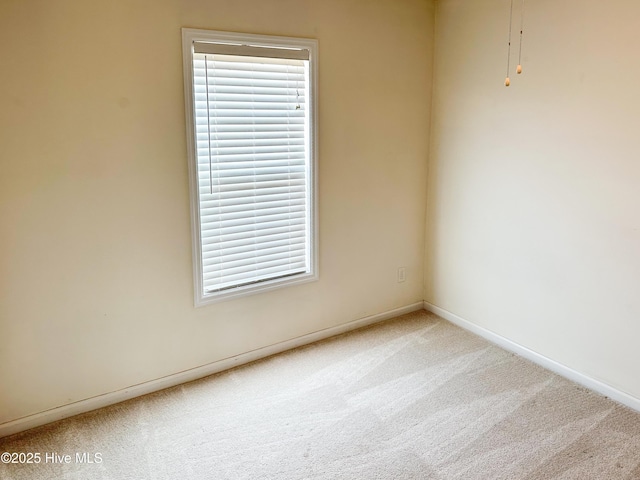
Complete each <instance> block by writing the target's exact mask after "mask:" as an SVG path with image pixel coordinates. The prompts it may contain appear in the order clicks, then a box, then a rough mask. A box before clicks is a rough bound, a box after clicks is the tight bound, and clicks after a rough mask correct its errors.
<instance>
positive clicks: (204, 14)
mask: <svg viewBox="0 0 640 480" xmlns="http://www.w3.org/2000/svg"><path fill="white" fill-rule="evenodd" d="M181 27H192V28H210V29H218V30H230V31H240V32H250V33H259V34H276V35H292V36H303V37H312V38H317V39H318V40H319V46H320V67H319V69H320V70H319V73H320V77H319V81H320V82H319V114H320V115H319V119H320V124H319V148H320V159H319V161H320V163H319V182H320V191H319V199H320V203H319V206H320V277H321V279H320V281H318V282H315V283H312V284H307V285H302V286H297V287H293V288H288V289H285V290H280V291H275V292H269V293H265V294H260V295H255V296H252V297H247V298H243V299H239V300H233V301H227V302H225V303H220V304H216V305H213V306H208V307H203V308H198V309H195V308H194V307H193V294H192V288H193V287H192V273H191V240H190V226H189V200H188V180H187V160H186V143H185V142H186V140H185V137H186V135H185V125H184V121H185V120H184V93H183V84H182V59H181V37H180V28H181ZM432 39H433V4H432V2H431V1H426V0H402V1H397V0H393V1H392V0H388V1H375V2H372V1H369V0H269V1H263V0H233V1H232V0H206V1H205V0H153V1H151V0H147V1H143V0H113V1H108V2H94V1H82V0H68V1H62V0H59V1H51V0H42V1H36V0H27V1H24V0H3V1H2V2H0V59H1V63H2V66H1V68H0V71H1V73H0V225H1V227H0V228H1V230H0V423H2V422H5V421H9V420H12V419H16V418H19V417H21V416H25V415H29V414H33V413H36V412H40V411H43V410H45V409H49V408H52V407H56V406H60V405H64V404H67V403H70V402H74V401H78V400H81V399H85V398H88V397H91V396H94V395H98V394H102V393H106V392H110V391H114V390H117V389H121V388H124V387H127V386H131V385H134V384H137V383H140V382H145V381H148V380H151V379H156V378H159V377H162V376H165V375H169V374H172V373H175V372H179V371H182V370H185V369H189V368H192V367H197V366H200V365H203V364H207V363H210V362H214V361H216V360H219V359H222V358H225V357H229V356H231V355H235V354H239V353H241V352H246V351H249V350H252V349H256V348H259V347H263V346H266V345H270V344H273V343H276V342H279V341H283V340H287V339H291V338H294V337H297V336H300V335H303V334H306V333H309V332H313V331H317V330H320V329H323V328H327V327H331V326H335V325H338V324H341V323H345V322H348V321H352V320H355V319H359V318H362V317H365V316H368V315H372V314H376V313H380V312H384V311H388V310H391V309H394V308H396V307H401V306H405V305H408V304H411V303H413V302H416V301H421V300H422V295H423V254H424V214H425V202H426V189H425V185H426V158H427V147H428V137H427V135H425V132H428V130H429V116H430V105H429V101H430V85H431V78H432V73H431V49H432ZM399 266H405V267H407V281H406V282H405V283H402V284H398V283H397V282H396V270H397V268H398V267H399Z"/></svg>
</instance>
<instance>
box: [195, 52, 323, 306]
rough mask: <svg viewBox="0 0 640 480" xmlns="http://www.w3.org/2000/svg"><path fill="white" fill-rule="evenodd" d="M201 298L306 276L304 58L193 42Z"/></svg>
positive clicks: (308, 212) (307, 173) (307, 189)
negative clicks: (283, 279)
mask: <svg viewBox="0 0 640 480" xmlns="http://www.w3.org/2000/svg"><path fill="white" fill-rule="evenodd" d="M192 58H193V103H194V107H193V108H194V117H195V141H196V152H195V156H196V163H197V190H198V192H197V194H198V205H199V223H200V250H201V274H202V289H203V294H204V295H206V294H208V293H214V292H223V291H227V290H229V289H234V288H238V287H242V286H246V285H251V284H255V283H259V282H264V281H269V280H273V279H278V278H286V277H289V276H294V275H298V274H304V273H309V272H310V268H311V265H310V263H311V245H310V239H311V233H310V228H311V223H310V222H311V205H310V198H311V196H310V193H311V192H310V188H311V184H310V144H309V131H310V130H309V129H310V117H309V106H308V99H309V60H308V59H309V53H308V51H306V50H302V49H287V48H282V49H279V48H264V47H245V46H241V45H225V44H215V43H206V42H203V43H194V51H193V57H192Z"/></svg>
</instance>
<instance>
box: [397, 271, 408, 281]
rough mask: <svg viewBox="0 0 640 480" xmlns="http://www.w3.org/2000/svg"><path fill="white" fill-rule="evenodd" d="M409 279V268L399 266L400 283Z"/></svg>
mask: <svg viewBox="0 0 640 480" xmlns="http://www.w3.org/2000/svg"><path fill="white" fill-rule="evenodd" d="M406 279H407V269H406V268H405V267H400V268H398V283H402V282H404V281H405V280H406Z"/></svg>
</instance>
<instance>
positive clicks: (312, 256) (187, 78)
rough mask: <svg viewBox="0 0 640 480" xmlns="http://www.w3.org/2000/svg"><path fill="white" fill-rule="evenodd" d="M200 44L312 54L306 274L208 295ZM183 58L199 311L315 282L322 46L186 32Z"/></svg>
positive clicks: (290, 39) (251, 36)
mask: <svg viewBox="0 0 640 480" xmlns="http://www.w3.org/2000/svg"><path fill="white" fill-rule="evenodd" d="M194 42H205V43H206V42H211V43H229V44H233V45H252V46H260V47H274V48H297V49H306V50H308V51H309V83H310V85H309V96H310V98H309V103H308V105H309V109H310V112H309V119H310V124H311V125H310V128H309V136H310V138H309V155H310V158H309V162H310V166H309V171H308V175H309V177H310V178H309V186H310V190H311V191H310V192H309V194H308V202H309V213H308V215H309V216H310V218H309V223H310V232H309V238H308V242H309V243H310V245H309V246H310V253H309V259H308V260H309V270H308V272H305V273H300V274H297V275H292V276H289V277H285V278H279V279H271V280H265V281H261V282H258V283H255V284H249V285H242V286H238V287H235V288H232V289H228V290H222V291H217V292H212V293H207V292H205V291H204V288H203V284H204V281H203V264H202V247H201V240H200V234H201V233H200V232H201V229H200V204H199V196H198V195H199V193H198V168H197V155H196V131H195V112H194V89H193V85H194V79H193V58H192V55H193V44H194ZM182 56H183V70H184V90H185V115H186V130H187V153H188V162H189V190H190V200H191V201H190V203H191V230H192V232H191V236H192V258H193V285H194V304H195V306H196V307H198V306H203V305H208V304H211V303H215V302H219V301H222V300H227V299H230V298H236V297H240V296H244V295H249V294H255V293H260V292H264V291H268V290H273V289H276V288H282V287H286V286H292V285H298V284H301V283H307V282H312V281H315V280H317V279H318V202H317V191H318V181H317V158H318V155H317V141H316V139H317V125H318V117H317V85H318V42H317V40H314V39H309V38H294V37H280V36H270V35H255V34H245V33H234V32H222V31H215V30H198V29H190V28H183V29H182Z"/></svg>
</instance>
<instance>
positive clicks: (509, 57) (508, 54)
mask: <svg viewBox="0 0 640 480" xmlns="http://www.w3.org/2000/svg"><path fill="white" fill-rule="evenodd" d="M512 24H513V0H511V9H510V10H509V46H508V48H507V78H506V79H505V81H504V86H505V87H508V86H509V85H511V80H510V79H509V66H510V61H511V25H512Z"/></svg>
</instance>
